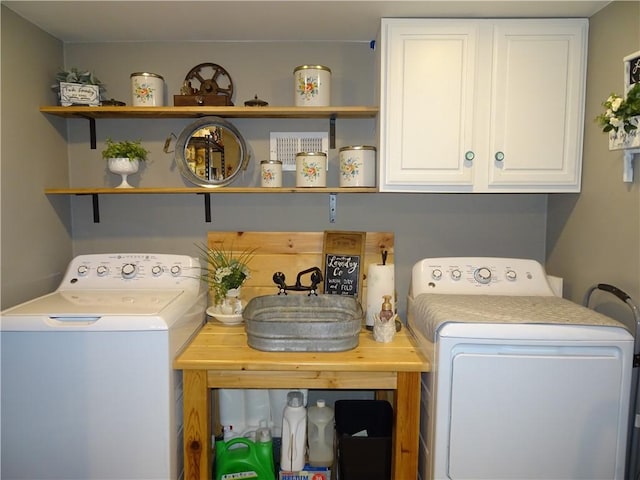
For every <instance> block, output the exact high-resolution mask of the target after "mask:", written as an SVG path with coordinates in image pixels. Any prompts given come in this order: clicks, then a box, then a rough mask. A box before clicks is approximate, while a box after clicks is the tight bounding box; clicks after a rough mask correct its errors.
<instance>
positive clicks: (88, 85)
mask: <svg viewBox="0 0 640 480" xmlns="http://www.w3.org/2000/svg"><path fill="white" fill-rule="evenodd" d="M55 80H56V83H54V84H53V85H51V88H52V89H53V90H54V91H55V92H56V93H57V94H58V99H59V100H60V105H62V106H64V107H68V106H70V105H90V106H94V107H95V106H98V105H100V100H101V99H102V97H103V95H104V93H105V92H106V88H105V86H104V84H103V83H102V82H101V81H100V80H99V79H98V77H96V76H95V75H94V74H93V72H90V71H88V70H80V69H79V68H75V67H73V68H71V69H70V70H64V69H60V71H59V72H58V73H57V74H56V77H55Z"/></svg>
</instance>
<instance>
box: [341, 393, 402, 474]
mask: <svg viewBox="0 0 640 480" xmlns="http://www.w3.org/2000/svg"><path fill="white" fill-rule="evenodd" d="M334 407H335V419H336V437H337V440H338V442H337V443H338V452H337V454H338V470H339V478H340V480H390V479H391V432H392V427H393V409H392V408H391V405H390V404H389V402H387V401H385V400H337V401H336V402H335V406H334ZM364 431H366V436H360V435H358V436H353V435H354V434H361V433H362V432H364Z"/></svg>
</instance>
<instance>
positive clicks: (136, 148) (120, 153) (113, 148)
mask: <svg viewBox="0 0 640 480" xmlns="http://www.w3.org/2000/svg"><path fill="white" fill-rule="evenodd" d="M106 145H107V146H106V148H105V149H104V150H103V151H102V158H105V159H107V158H128V159H129V160H134V159H136V158H137V159H139V160H141V161H145V160H146V159H147V155H148V153H149V151H148V150H147V149H146V148H144V147H143V146H142V141H141V140H137V141H133V140H124V141H121V142H114V141H113V140H111V139H110V138H107V143H106Z"/></svg>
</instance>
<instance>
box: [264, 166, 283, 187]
mask: <svg viewBox="0 0 640 480" xmlns="http://www.w3.org/2000/svg"><path fill="white" fill-rule="evenodd" d="M260 185H261V186H263V187H266V188H274V187H281V186H282V162H281V161H280V160H262V161H261V162H260Z"/></svg>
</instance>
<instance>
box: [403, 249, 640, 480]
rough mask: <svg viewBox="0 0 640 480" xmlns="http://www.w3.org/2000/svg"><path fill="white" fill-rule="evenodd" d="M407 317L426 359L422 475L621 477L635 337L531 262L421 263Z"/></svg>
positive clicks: (542, 479) (483, 479) (488, 479)
mask: <svg viewBox="0 0 640 480" xmlns="http://www.w3.org/2000/svg"><path fill="white" fill-rule="evenodd" d="M408 325H409V328H410V329H411V330H412V332H413V333H414V334H415V335H416V337H417V339H418V343H419V345H420V348H422V349H424V351H425V352H426V353H427V355H428V356H429V358H430V359H431V361H432V369H431V372H430V373H427V374H425V375H424V376H423V385H422V388H423V391H422V411H421V440H420V441H421V444H420V471H419V476H420V477H421V478H422V480H427V479H437V480H441V479H455V480H460V479H474V480H498V479H505V480H507V479H508V480H532V479H539V480H564V479H574V480H588V479H592V480H603V479H619V480H622V479H623V478H624V473H625V472H624V469H625V453H626V441H627V440H626V439H627V419H628V415H629V398H630V395H629V394H630V383H631V373H632V363H633V350H634V339H633V336H632V335H631V333H630V332H629V331H628V330H627V329H626V327H625V326H624V325H622V324H621V323H619V322H617V321H615V320H613V319H611V318H609V317H606V316H603V315H600V314H598V313H596V312H594V311H593V310H589V309H587V308H585V307H582V306H580V305H577V304H575V303H572V302H570V301H568V300H564V299H562V298H559V297H558V296H555V295H554V293H553V291H552V289H551V287H550V286H549V283H548V281H547V277H546V275H545V272H544V269H543V268H542V266H541V265H540V264H539V263H538V262H535V261H532V260H525V259H507V258H427V259H424V260H421V261H420V262H418V263H417V264H416V265H415V266H414V267H413V270H412V280H411V290H410V293H409V298H408Z"/></svg>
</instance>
